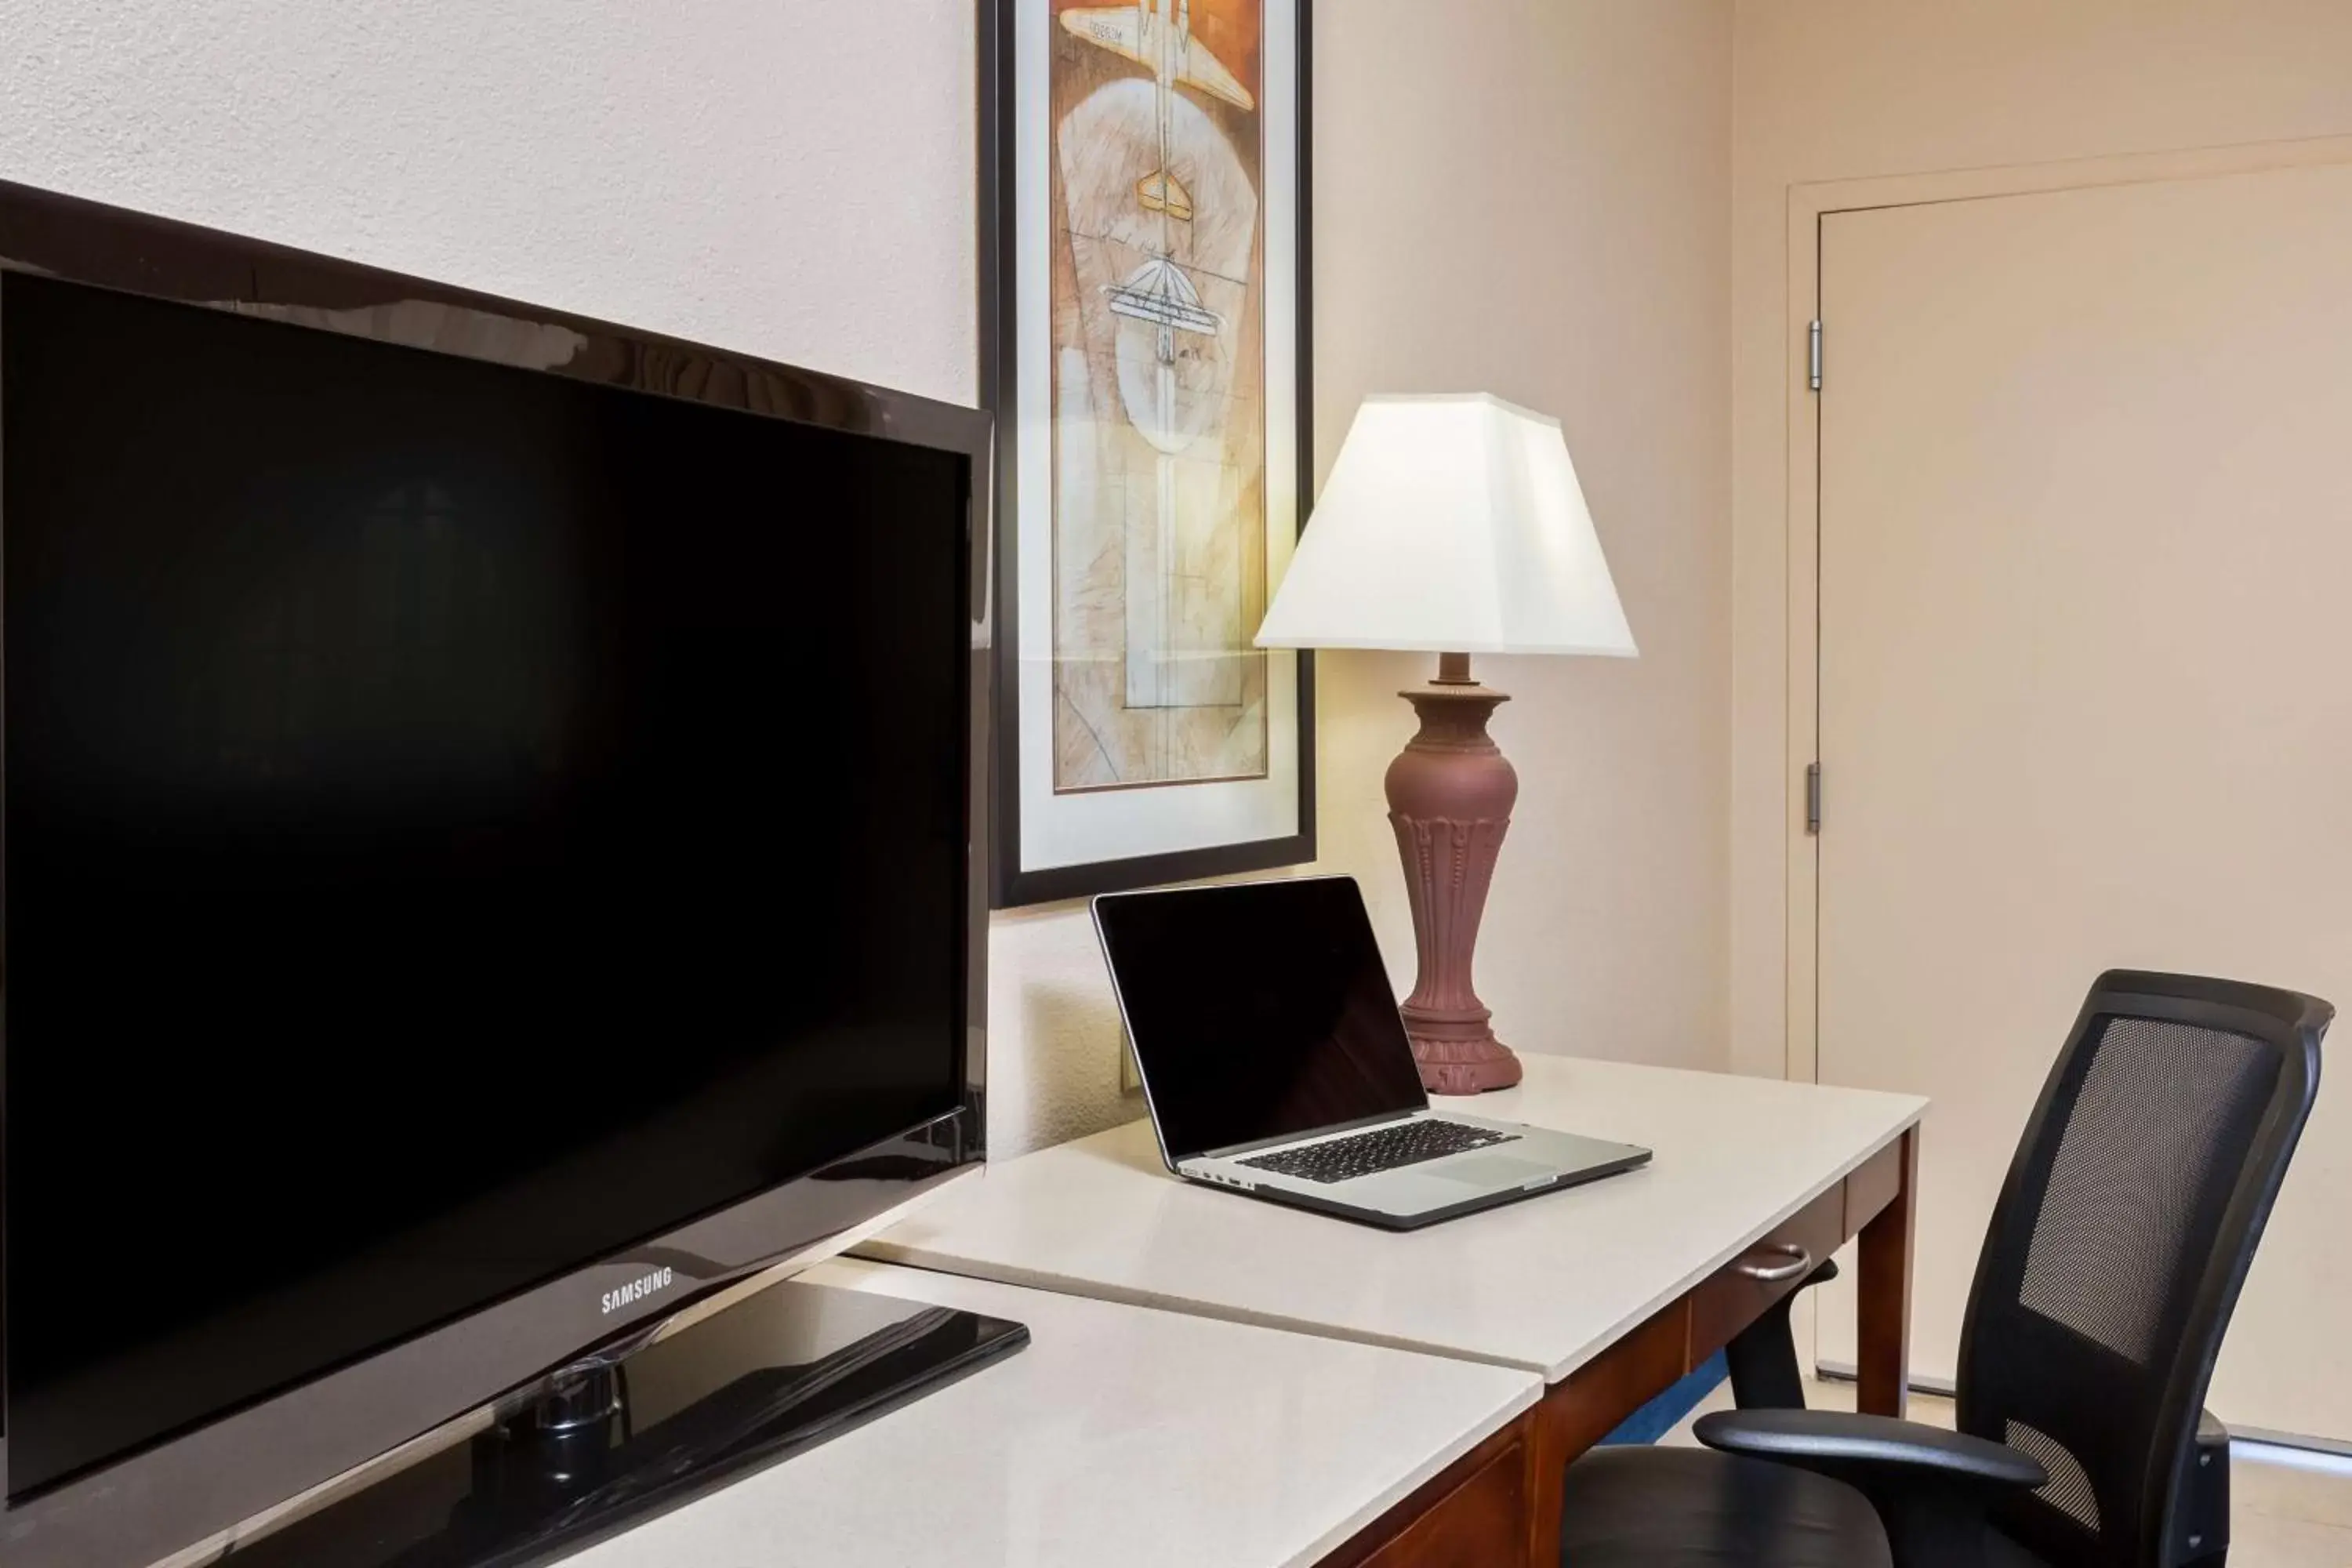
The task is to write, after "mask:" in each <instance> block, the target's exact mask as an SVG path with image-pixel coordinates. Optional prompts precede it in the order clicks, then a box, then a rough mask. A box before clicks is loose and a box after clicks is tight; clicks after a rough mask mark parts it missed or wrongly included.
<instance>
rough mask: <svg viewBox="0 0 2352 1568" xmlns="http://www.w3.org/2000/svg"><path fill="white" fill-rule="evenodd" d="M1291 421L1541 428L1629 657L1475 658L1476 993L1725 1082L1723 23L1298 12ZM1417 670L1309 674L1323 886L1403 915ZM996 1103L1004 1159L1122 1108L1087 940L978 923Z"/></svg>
mask: <svg viewBox="0 0 2352 1568" xmlns="http://www.w3.org/2000/svg"><path fill="white" fill-rule="evenodd" d="M1316 22H1317V26H1316V34H1315V66H1316V68H1315V92H1316V100H1315V147H1316V156H1315V193H1314V195H1315V301H1314V302H1315V329H1316V330H1315V340H1316V342H1315V421H1316V431H1315V436H1316V441H1315V446H1316V452H1317V458H1318V474H1319V473H1321V472H1323V471H1327V470H1328V468H1329V466H1330V461H1331V458H1333V456H1334V455H1336V454H1337V452H1338V450H1339V441H1340V439H1341V437H1344V436H1345V435H1346V434H1347V426H1348V421H1349V418H1350V417H1351V416H1353V414H1354V412H1355V408H1356V405H1357V403H1358V401H1359V400H1360V398H1361V397H1362V396H1363V395H1364V394H1365V393H1367V392H1376V391H1388V392H1429V391H1450V390H1475V389H1483V390H1486V391H1492V392H1495V393H1497V394H1499V395H1503V396H1505V397H1508V398H1511V399H1513V400H1514V401H1517V402H1519V403H1523V404H1526V405H1528V406H1530V407H1533V408H1538V409H1541V410H1543V411H1545V412H1547V413H1550V414H1555V415H1557V416H1559V418H1560V419H1561V421H1562V422H1563V424H1564V425H1565V426H1566V427H1567V432H1568V439H1569V446H1570V450H1571V451H1572V452H1573V453H1574V454H1575V457H1576V460H1577V466H1578V468H1579V471H1580V475H1581V477H1582V479H1583V481H1584V488H1585V493H1586V496H1587V498H1588V499H1589V500H1590V501H1591V506H1592V511H1593V515H1594V517H1595V518H1596V519H1597V520H1598V521H1599V526H1600V529H1601V539H1602V542H1603V545H1604V547H1605V548H1606V549H1607V551H1608V552H1609V560H1610V564H1611V568H1612V572H1613V574H1614V575H1615V577H1616V579H1617V584H1618V588H1619V591H1620V593H1621V594H1622V596H1623V599H1624V602H1625V609H1626V614H1627V615H1628V616H1630V617H1631V618H1632V620H1633V635H1634V637H1635V638H1636V639H1637V640H1638V641H1639V642H1640V644H1641V647H1642V657H1641V658H1640V659H1639V660H1638V661H1635V662H1633V663H1630V664H1629V663H1624V662H1622V661H1617V660H1609V659H1549V660H1548V659H1501V658H1498V659H1493V660H1488V661H1485V662H1483V663H1482V665H1481V667H1480V668H1481V672H1482V673H1483V674H1484V676H1485V678H1486V679H1487V680H1489V681H1491V682H1493V683H1495V684H1496V685H1499V686H1501V687H1503V688H1504V689H1507V690H1508V691H1510V692H1511V693H1512V694H1513V696H1514V700H1513V701H1512V702H1511V703H1510V704H1509V705H1508V706H1507V707H1506V708H1504V709H1503V710H1502V711H1501V712H1500V714H1499V715H1498V716H1497V717H1496V722H1495V726H1494V728H1495V733H1496V737H1497V739H1498V740H1499V741H1500V742H1502V745H1503V747H1504V749H1505V751H1506V752H1507V753H1508V754H1509V755H1510V756H1511V757H1512V758H1513V760H1514V761H1515V762H1516V763H1517V764H1518V768H1519V772H1520V776H1521V780H1522V785H1521V794H1520V797H1519V805H1518V810H1517V816H1516V817H1515V819H1514V824H1513V826H1512V830H1511V839H1510V842H1509V843H1508V845H1507V846H1506V847H1505V850H1504V855H1503V865H1502V868H1501V870H1500V872H1499V873H1498V874H1497V877H1496V887H1495V891H1494V896H1493V900H1492V902H1491V904H1490V905H1489V909H1488V916H1487V925H1486V934H1485V937H1484V938H1483V940H1482V942H1481V943H1480V953H1481V959H1482V962H1481V963H1480V966H1479V985H1480V989H1481V991H1482V992H1483V993H1484V994H1485V996H1486V1000H1487V1002H1488V1003H1489V1004H1490V1005H1493V1007H1494V1008H1495V1012H1496V1025H1497V1027H1498V1028H1499V1029H1500V1030H1501V1031H1502V1032H1503V1035H1504V1037H1505V1038H1506V1039H1507V1040H1508V1041H1510V1042H1511V1043H1513V1044H1516V1045H1518V1046H1521V1047H1532V1048H1538V1049H1545V1050H1553V1051H1573V1052H1576V1053H1579V1054H1583V1055H1591V1056H1604V1057H1619V1058H1634V1059H1640V1060H1645V1061H1657V1062H1669V1063H1675V1064H1678V1065H1689V1066H1702V1067H1719V1066H1722V1065H1723V1064H1724V1061H1725V1050H1726V1022H1725V1019H1726V999H1725V988H1726V987H1725V976H1726V970H1727V945H1726V943H1727V938H1726V932H1725V916H1724V910H1725V896H1726V873H1725V864H1726V856H1727V838H1726V833H1727V826H1726V825H1727V794H1726V781H1727V774H1728V766H1729V762H1728V750H1727V734H1728V722H1729V709H1728V689H1727V673H1728V665H1729V659H1730V650H1729V642H1728V636H1727V633H1728V627H1729V618H1730V580H1729V573H1728V551H1727V542H1728V516H1727V507H1728V497H1727V486H1728V482H1729V481H1728V450H1729V432H1728V427H1727V417H1728V408H1729V387H1728V370H1729V365H1728V361H1727V354H1726V351H1725V344H1726V342H1727V335H1728V333H1729V330H1730V325H1729V316H1728V309H1729V300H1730V285H1729V266H1730V238H1729V227H1728V225H1729V211H1730V123H1729V110H1730V98H1731V10H1730V5H1729V0H1643V3H1641V4H1638V5H1634V4H1626V3H1624V0H1480V4H1478V5H1475V6H1462V7H1450V6H1436V5H1427V4H1425V3H1424V0H1325V3H1324V4H1323V5H1320V6H1319V7H1318V13H1317V17H1316ZM1424 662H1425V661H1423V660H1422V659H1419V658H1405V657H1398V656H1386V655H1371V654H1345V653H1339V654H1325V655H1322V656H1320V657H1319V658H1318V669H1319V676H1318V679H1319V682H1320V686H1319V696H1318V731H1319V739H1320V747H1319V761H1320V766H1321V770H1322V771H1321V778H1322V794H1321V802H1320V811H1321V822H1322V835H1323V848H1324V860H1323V865H1322V869H1325V870H1333V871H1347V872H1350V873H1352V874H1354V875H1356V876H1358V877H1360V878H1361V879H1362V880H1363V882H1364V885H1365V889H1366V891H1367V893H1368V895H1369V896H1370V900H1371V903H1372V905H1373V912H1374V918H1375V920H1376V921H1377V923H1378V925H1379V927H1380V931H1381V945H1382V947H1383V949H1384V950H1385V952H1386V953H1387V955H1388V960H1389V964H1390V968H1391V972H1392V978H1394V979H1395V981H1396V983H1397V984H1399V985H1400V986H1403V985H1406V984H1410V983H1411V980H1412V924H1411V916H1410V913H1409V911H1408V910H1407V909H1406V907H1405V900H1404V889H1403V878H1402V872H1401V871H1400V870H1399V868H1398V864H1397V854H1396V844H1395V840H1394V839H1393V838H1392V837H1391V835H1390V830H1389V825H1388V817H1387V810H1388V808H1387V806H1386V805H1385V804H1384V803H1383V801H1382V799H1381V773H1383V772H1384V771H1385V770H1386V768H1387V766H1388V763H1389V759H1390V758H1391V757H1392V756H1394V755H1395V754H1396V752H1397V751H1398V749H1399V748H1400V747H1402V745H1403V744H1404V742H1405V740H1406V738H1407V737H1408V736H1409V735H1410V734H1411V733H1412V712H1411V710H1409V709H1408V708H1407V707H1406V706H1405V705H1404V704H1403V703H1402V701H1400V700H1398V699H1397V696H1396V691H1397V689H1398V688H1399V687H1400V686H1403V685H1408V684H1411V683H1412V682H1414V681H1417V680H1421V679H1425V677H1426V673H1427V672H1426V670H1425V669H1424V668H1423V664H1424ZM994 956H995V962H996V965H997V968H996V973H995V975H994V1002H993V1005H992V1020H991V1022H992V1029H993V1031H994V1034H993V1039H994V1041H995V1042H996V1049H995V1051H994V1053H993V1055H992V1073H993V1075H994V1076H993V1079H992V1083H991V1086H990V1093H991V1098H992V1101H993V1104H994V1110H993V1114H992V1129H993V1130H992V1138H993V1139H994V1141H995V1143H996V1146H997V1147H998V1148H999V1149H1000V1150H1002V1151H1005V1152H1013V1151H1017V1150H1019V1149H1022V1148H1025V1147H1029V1146H1032V1145H1034V1144H1038V1143H1044V1142H1053V1141H1055V1140H1056V1139H1060V1138H1065V1137H1068V1136H1072V1135H1074V1134H1076V1133H1080V1132H1085V1131H1093V1130H1094V1129H1096V1128H1097V1127H1101V1126H1105V1125H1108V1124H1109V1123H1110V1122H1112V1121H1117V1120H1120V1119H1122V1118H1125V1117H1129V1116H1132V1115H1135V1114H1138V1113H1139V1106H1137V1105H1136V1104H1135V1102H1134V1101H1132V1100H1123V1099H1122V1097H1121V1096H1120V1095H1119V1093H1118V1060H1117V1054H1116V1046H1115V1043H1114V1042H1115V1041H1116V1038H1117V1030H1118V1022H1117V1014H1116V1012H1115V1010H1114V1008H1113V1006H1112V1004H1111V1000H1110V996H1109V993H1108V988H1107V985H1106V984H1105V982H1104V979H1103V976H1102V971H1101V962H1100V960H1099V959H1098V958H1097V956H1096V954H1095V949H1094V938H1093V934H1092V932H1091V931H1090V930H1089V929H1088V927H1087V921H1086V916H1085V912H1084V910H1082V909H1080V908H1078V907H1076V906H1066V907H1063V908H1060V909H1051V910H1035V911H1030V912H1027V913H1024V914H1020V915H1014V916H1009V917H999V921H998V927H997V942H996V945H995V949H994Z"/></svg>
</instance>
